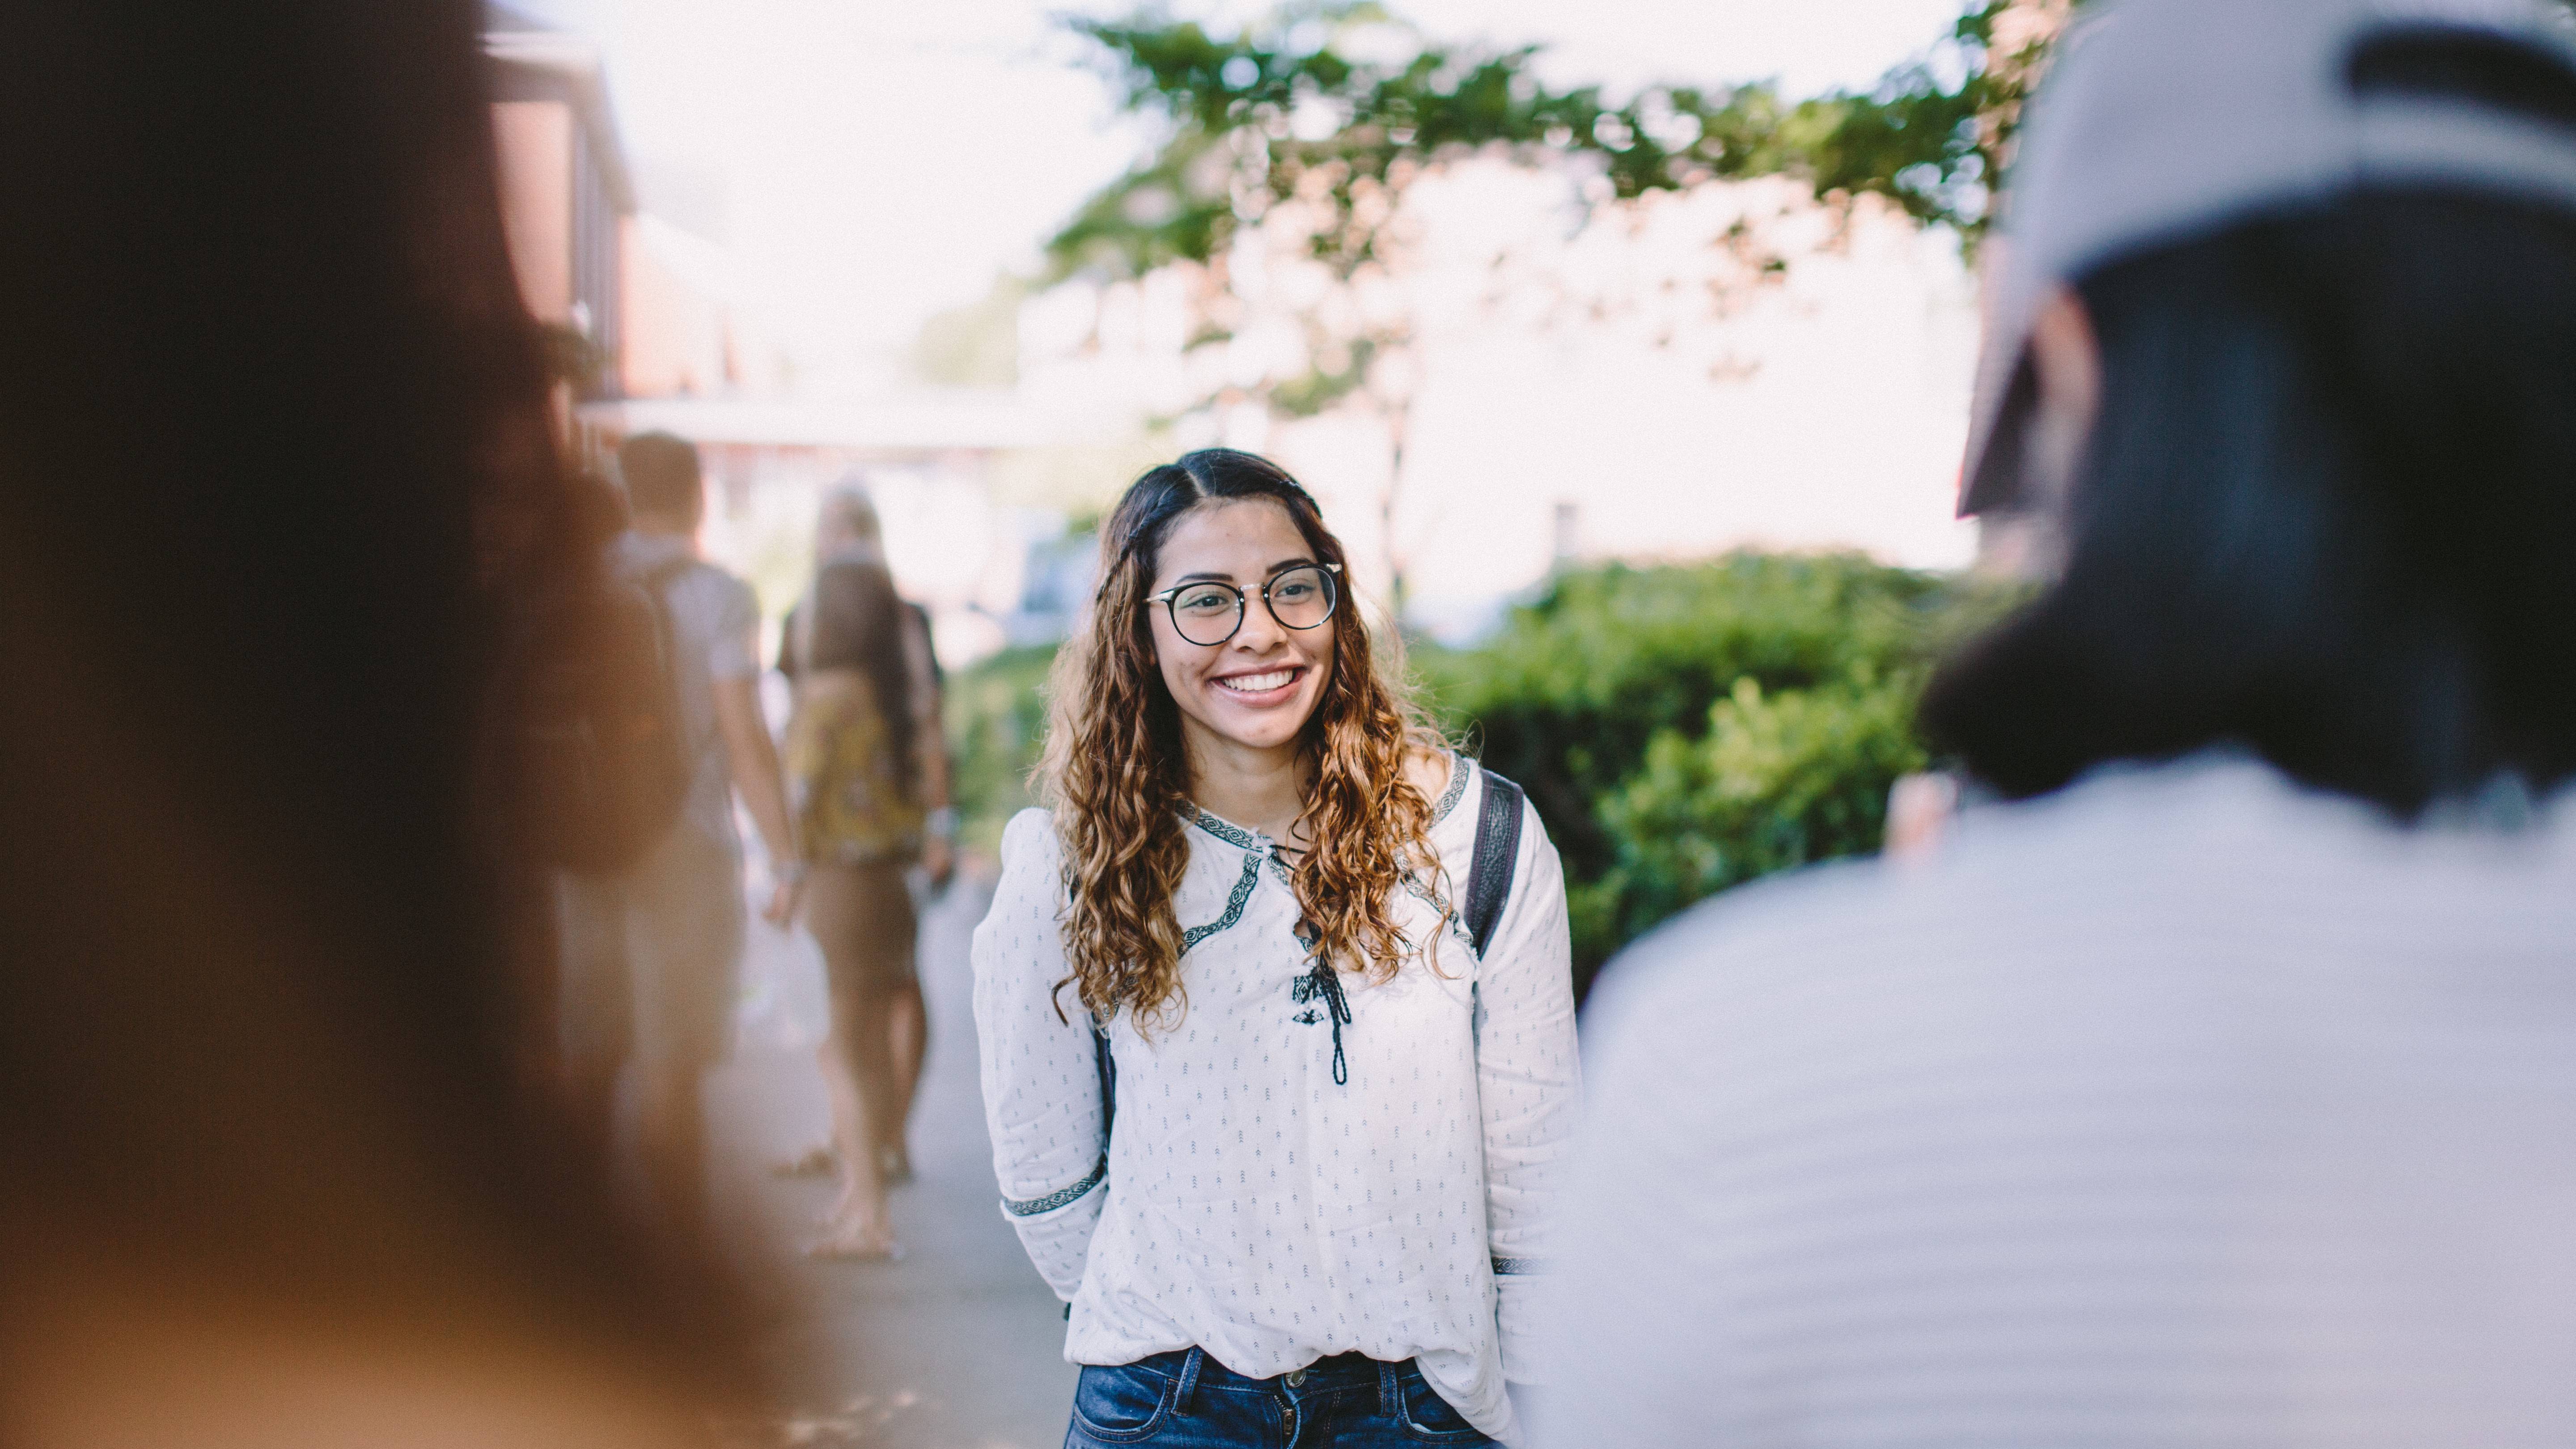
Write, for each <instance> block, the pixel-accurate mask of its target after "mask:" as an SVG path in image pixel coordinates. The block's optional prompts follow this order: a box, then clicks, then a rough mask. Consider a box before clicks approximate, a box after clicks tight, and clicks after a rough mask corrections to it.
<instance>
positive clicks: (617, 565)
mask: <svg viewBox="0 0 2576 1449" xmlns="http://www.w3.org/2000/svg"><path fill="white" fill-rule="evenodd" d="M617 464H618V473H619V475H620V476H621V477H622V478H623V479H624V480H625V484H626V503H627V508H628V511H629V513H630V514H631V516H632V519H633V526H632V527H631V528H630V529H629V531H628V532H626V533H625V534H623V535H621V536H620V537H619V538H618V539H617V540H616V543H615V546H614V549H613V552H612V555H611V560H612V565H613V569H614V572H615V574H616V575H617V577H619V578H620V579H623V580H624V581H626V582H627V583H629V584H631V585H633V586H634V587H636V588H637V589H640V590H641V591H642V593H643V595H644V597H645V600H646V601H647V603H649V604H650V606H651V607H652V608H653V610H654V611H655V612H656V613H657V614H658V615H659V620H660V623H661V634H662V638H663V641H664V654H663V663H662V667H663V669H664V670H665V671H666V678H665V681H664V683H665V687H666V688H667V690H668V692H669V695H670V698H671V702H672V715H673V720H672V723H673V725H674V726H675V730H676V733H677V735H678V744H679V750H678V756H677V759H678V770H679V774H680V784H679V787H678V788H677V789H676V790H675V791H674V792H673V793H672V796H671V799H670V807H669V812H668V818H667V819H666V820H663V821H661V822H658V828H657V829H656V830H655V831H654V838H652V839H651V840H650V841H649V842H648V843H647V844H646V845H645V846H644V848H643V849H642V851H641V853H640V855H639V856H638V857H637V858H636V859H634V860H633V861H632V862H629V863H625V864H624V865H623V866H622V868H620V869H617V870H612V871H576V872H572V873H568V874H567V875H566V877H565V879H564V889H563V918H562V921H563V925H562V929H563V941H564V968H563V969H564V975H563V992H562V1034H563V1043H562V1050H563V1053H564V1065H565V1070H566V1073H567V1075H568V1077H569V1080H570V1082H571V1085H572V1092H573V1098H574V1103H575V1107H576V1110H578V1111H579V1112H580V1113H581V1114H582V1116H583V1118H584V1119H585V1120H586V1121H588V1122H589V1123H591V1124H592V1130H593V1131H594V1132H596V1133H599V1134H602V1135H607V1134H609V1132H610V1125H611V1123H612V1122H613V1119H614V1117H615V1104H616V1097H617V1088H618V1083H619V1080H620V1078H621V1077H622V1076H623V1075H624V1073H625V1071H626V1068H627V1066H628V1065H629V1063H630V1062H631V1063H632V1064H633V1065H634V1066H635V1067H636V1068H637V1072H636V1076H637V1079H638V1080H637V1085H638V1087H639V1089H640V1090H639V1092H638V1097H639V1102H638V1108H639V1110H638V1113H637V1118H638V1121H639V1123H640V1126H641V1137H642V1139H643V1148H644V1152H643V1158H644V1163H645V1168H646V1176H647V1178H648V1180H649V1184H650V1187H651V1198H650V1200H649V1202H648V1203H647V1204H646V1207H645V1212H646V1214H647V1216H648V1217H649V1218H651V1219H653V1220H656V1221H660V1222H663V1223H665V1224H667V1225H668V1227H669V1228H670V1229H671V1230H672V1231H673V1232H674V1233H675V1234H676V1235H677V1236H678V1237H680V1238H681V1239H682V1240H684V1241H685V1240H692V1239H695V1238H696V1237H698V1236H700V1235H701V1234H702V1233H703V1232H704V1230H705V1227H706V1219H707V1200H706V1195H707V1144H706V1105H705V1090H704V1088H705V1081H706V1074H707V1072H708V1070H709V1069H710V1068H712V1067H713V1066H714V1065H715V1064H716V1063H717V1062H718V1061H719V1060H721V1059H722V1057H723V1055H724V1052H725V1048H726V1044H727V1042H728V1040H729V1036H730V1032H731V1030H732V1026H733V1003H734V997H735V990H736V985H737V973H738V972H739V969H740V966H741V962H742V950H743V931H744V928H745V926H746V925H747V922H746V920H745V915H746V913H745V911H744V909H743V879H742V874H743V872H742V864H743V862H742V842H741V840H740V839H739V837H738V836H737V835H736V832H735V828H734V811H733V802H734V795H735V793H736V792H737V791H739V792H740V793H741V796H742V801H743V805H744V807H745V809H746V810H747V811H748V812H749V814H750V815H751V819H752V823H753V824H754V826H756V827H757V828H758V829H759V831H760V833H761V838H762V840H763V841H764V842H765V843H766V844H767V846H768V848H769V859H770V860H771V861H772V862H773V863H774V864H773V872H772V873H773V876H774V880H773V883H772V886H771V891H770V899H769V903H768V906H767V908H766V911H765V914H766V915H767V916H768V918H769V919H770V920H771V922H773V923H774V924H777V925H781V926H784V925H785V924H787V922H788V921H789V920H790V919H792V918H793V916H794V915H795V912H796V907H797V894H798V891H799V890H800V888H801V875H800V872H799V869H798V867H797V866H796V865H795V861H796V859H797V854H796V848H795V844H794V839H795V837H794V834H793V831H792V828H791V824H790V822H789V820H788V815H787V791H786V785H785V783H784V781H783V779H782V778H781V776H780V773H779V764H778V751H777V747H776V745H775V744H774V743H773V742H772V741H771V739H770V734H769V725H768V722H767V720H766V718H765V717H764V716H763V714H762V712H761V708H760V694H759V677H760V665H759V659H760V646H759V641H758V635H759V631H760V605H759V603H758V601H756V600H755V599H754V598H753V597H752V592H751V586H750V585H748V584H745V583H744V582H743V581H742V580H740V579H738V578H736V577H734V576H733V575H732V574H730V573H727V572H725V571H724V570H723V569H721V568H718V567H717V566H716V565H714V564H712V563H709V562H708V561H707V560H706V559H705V558H703V557H701V556H700V554H699V552H698V530H699V527H700V525H701V524H702V523H703V522H704V521H705V517H706V478H705V474H704V471H703V470H702V468H701V467H700V464H699V460H698V450H697V448H696V447H695V446H694V445H692V444H690V443H689V442H687V441H686V440H685V439H681V438H677V437H673V436H672V435H670V434H668V433H643V434H639V435H637V436H635V437H632V438H629V439H627V440H626V441H625V442H624V443H623V444H621V445H620V446H619V448H618V450H617ZM780 862H783V863H784V864H775V863H780Z"/></svg>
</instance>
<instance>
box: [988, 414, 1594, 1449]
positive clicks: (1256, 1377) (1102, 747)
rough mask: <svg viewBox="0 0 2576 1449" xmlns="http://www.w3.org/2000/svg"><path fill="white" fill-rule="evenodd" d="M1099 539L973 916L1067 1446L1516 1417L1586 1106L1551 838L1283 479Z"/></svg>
mask: <svg viewBox="0 0 2576 1449" xmlns="http://www.w3.org/2000/svg"><path fill="white" fill-rule="evenodd" d="M1102 548H1103V553H1104V557H1103V561H1102V583H1101V587H1100V592H1099V595H1098V597H1097V599H1096V600H1095V601H1094V604H1093V611H1092V617H1091V620H1090V622H1089V627H1088V628H1087V629H1086V630H1085V631H1084V632H1083V633H1082V634H1081V635H1080V636H1079V637H1077V638H1076V639H1075V640H1073V641H1072V642H1071V643H1069V644H1067V646H1066V648H1065V651H1064V654H1063V656H1062V657H1061V659H1060V661H1059V664H1058V669H1057V676H1056V680H1055V685H1054V696H1053V699H1054V705H1053V720H1052V723H1051V725H1050V729H1049V735H1048V749H1047V762H1046V765H1045V767H1044V769H1043V771H1042V774H1043V777H1044V785H1045V790H1046V798H1047V800H1048V804H1049V806H1050V808H1049V809H1046V810H1030V811H1026V812H1024V813H1023V814H1022V815H1021V816H1020V817H1019V818H1018V819H1016V820H1014V821H1012V822H1011V827H1010V829H1009V831H1008V832H1007V834H1006V835H1005V837H1004V840H1003V846H1002V856H1003V861H1002V880H1001V883H1000V885H999V887H998V888H997V891H996V894H995V897H994V902H993V909H992V912H991V914H990V915H989V916H987V917H986V919H985V921H984V924H983V926H982V927H981V928H979V929H978V930H977V932H976V936H975V1015H976V1025H977V1028H978V1031H979V1033H980V1034H981V1037H982V1042H983V1060H984V1098H985V1106H986V1111H987V1113H988V1115H989V1117H990V1119H991V1124H992V1130H993V1144H994V1163H995V1168H996V1171H997V1174H998V1176H999V1177H1000V1180H1001V1187H1002V1194H1003V1204H1002V1206H1003V1210H1004V1212H1005V1213H1006V1214H1007V1215H1008V1216H1009V1217H1010V1219H1011V1221H1012V1223H1013V1225H1014V1226H1015V1227H1017V1228H1018V1230H1019V1232H1020V1236H1021V1239H1022V1241H1023V1243H1025V1244H1026V1246H1027V1248H1028V1250H1029V1255H1030V1257H1031V1258H1032V1259H1034V1260H1035V1261H1036V1263H1037V1266H1038V1268H1039V1271H1040V1272H1042V1273H1044V1274H1045V1275H1046V1277H1047V1280H1048V1281H1049V1282H1050V1283H1051V1284H1053V1285H1054V1287H1055V1289H1056V1291H1057V1293H1058V1294H1059V1295H1060V1296H1062V1297H1063V1298H1064V1299H1065V1300H1066V1301H1067V1303H1068V1304H1069V1305H1070V1306H1069V1309H1068V1318H1069V1320H1070V1323H1071V1329H1070V1331H1069V1333H1068V1335H1067V1341H1066V1347H1065V1354H1066V1357H1067V1358H1068V1359H1070V1360H1071V1361H1073V1362H1076V1363H1080V1364H1082V1365H1084V1366H1085V1367H1084V1369H1083V1374H1082V1381H1081V1386H1080V1388H1079V1390H1078V1391H1077V1396H1076V1400H1075V1405H1074V1417H1073V1424H1072V1427H1071V1429H1070V1430H1069V1432H1068V1434H1067V1437H1066V1443H1067V1444H1068V1445H1091V1444H1134V1443H1146V1442H1151V1443H1154V1444H1158V1445H1174V1446H1200V1445H1210V1446H1213V1445H1226V1446H1233V1445H1272V1444H1278V1445H1285V1444H1287V1443H1289V1442H1291V1441H1292V1440H1297V1439H1298V1438H1299V1435H1300V1433H1301V1431H1302V1432H1306V1433H1309V1434H1311V1433H1313V1432H1316V1431H1317V1430H1318V1429H1322V1431H1323V1432H1325V1433H1327V1434H1328V1435H1338V1437H1334V1438H1333V1439H1332V1442H1334V1443H1336V1444H1343V1445H1350V1446H1375V1445H1378V1444H1381V1443H1383V1444H1388V1445H1393V1444H1399V1443H1403V1444H1420V1443H1426V1442H1429V1443H1450V1444H1481V1443H1486V1442H1489V1439H1492V1438H1502V1437H1505V1436H1507V1435H1510V1434H1511V1433H1513V1432H1514V1430H1513V1409H1512V1404H1511V1401H1510V1398H1509V1397H1508V1395H1507V1394H1506V1393H1505V1389H1504V1384H1505V1382H1506V1380H1507V1379H1512V1380H1517V1379H1519V1378H1521V1377H1522V1373H1523V1370H1522V1364H1523V1361H1524V1359H1525V1354H1524V1353H1523V1352H1522V1349H1521V1344H1520V1342H1519V1340H1520V1337H1521V1331H1522V1320H1523V1317H1524V1315H1525V1313H1526V1307H1525V1305H1524V1303H1523V1298H1524V1290H1525V1287H1526V1285H1527V1283H1528V1281H1529V1278H1530V1277H1531V1275H1532V1274H1534V1273H1535V1272H1536V1271H1537V1270H1538V1269H1539V1267H1540V1253H1541V1251H1542V1250H1541V1247H1540V1243H1539V1233H1540V1231H1541V1228H1542V1223H1543V1219H1544V1217H1545V1215H1546V1211H1547V1207H1548V1205H1549V1203H1550V1201H1551V1200H1552V1198H1553V1196H1554V1189H1555V1182H1554V1169H1555V1164H1556V1162H1557V1160H1558V1159H1559V1157H1560V1155H1561V1152H1562V1148H1563V1145H1564V1143H1565V1140H1566V1138H1567V1136H1568V1134H1569V1132H1570V1131H1571V1129H1572V1126H1573V1115H1574V1107H1575V1096H1576V1060H1575V1049H1574V1000H1573V991H1572V984H1571V981H1570V977H1569V970H1568V949H1567V941H1566V922H1565V889H1564V878H1563V875H1562V873H1561V871H1560V869H1559V867H1558V863H1557V858H1556V851H1555V849H1554V847H1552V846H1551V845H1550V844H1549V843H1548V840H1547V836H1546V832H1545V831H1544V830H1543V829H1542V828H1541V827H1540V825H1539V823H1538V818H1537V815H1536V813H1535V812H1533V811H1531V810H1530V809H1529V807H1528V805H1527V804H1526V802H1525V801H1523V800H1522V799H1521V798H1520V793H1519V791H1518V790H1517V789H1516V788H1515V787H1513V786H1511V785H1510V784H1509V782H1506V781H1501V780H1499V779H1496V778H1494V777H1491V776H1488V775H1487V774H1485V772H1484V771H1483V770H1481V769H1480V768H1479V767H1478V766H1477V765H1476V764H1475V763H1474V762H1472V761H1470V760H1467V759H1465V758H1463V757H1461V756H1458V755H1455V754H1452V753H1451V752H1450V751H1448V750H1447V749H1446V748H1445V747H1444V746H1443V745H1442V744H1441V742H1440V739H1439V737H1438V735H1437V734H1436V733H1434V732H1433V731H1432V730H1431V729H1430V728H1429V727H1428V726H1427V725H1425V724H1424V723H1423V722H1422V720H1421V718H1420V716H1419V715H1418V714H1417V713H1416V712H1415V711H1414V710H1413V709H1412V707H1411V706H1410V704H1409V703H1408V702H1407V701H1406V699H1405V697H1404V695H1403V693H1402V691H1401V689H1400V687H1399V686H1398V685H1397V684H1396V683H1395V682H1394V681H1393V680H1392V679H1391V678H1390V673H1389V671H1388V670H1387V669H1386V667H1385V666H1384V665H1382V663H1381V661H1380V660H1379V658H1378V656H1377V654H1376V652H1375V650H1373V648H1372V647H1371V641H1370V637H1369V630H1368V626H1367V624H1366V622H1365V621H1364V620H1363V619H1362V618H1361V617H1360V613H1359V611H1358V610H1356V609H1352V608H1349V607H1346V605H1347V604H1348V598H1347V590H1346V587H1345V584H1344V578H1345V574H1344V566H1345V559H1344V555H1343V550H1342V546H1341V543H1340V541H1339V540H1337V539H1335V538H1334V537H1333V536H1332V534H1331V533H1330V532H1328V531H1327V530H1326V529H1325V528H1324V525H1323V520H1322V517H1321V516H1320V514H1319V513H1318V512H1317V510H1316V507H1315V503H1314V500H1313V499H1312V498H1310V497H1309V496H1308V495H1307V493H1306V491H1305V489H1303V488H1302V487H1300V486H1298V484H1297V482H1296V480H1294V479H1292V478H1290V477H1289V476H1288V475H1287V474H1286V473H1284V472H1282V471H1281V470H1280V469H1279V468H1278V467H1276V466H1275V465H1273V464H1271V463H1269V462H1268V461H1266V460H1264V459H1261V458H1257V457H1254V456H1252V455H1250V454H1247V453H1238V452H1231V451H1227V450H1222V449H1218V450H1210V451H1205V452H1198V453H1192V454H1189V455H1188V456H1186V457H1184V458H1182V459H1181V460H1180V461H1178V462H1177V463H1173V464H1169V465H1166V466H1164V467H1160V468H1156V469H1153V470H1152V471H1150V472H1148V473H1146V474H1145V476H1144V477H1142V478H1140V479H1138V480H1137V481H1136V483H1135V485H1134V486H1133V487H1132V488H1130V489H1129V490H1128V492H1127V495H1126V497H1125V498H1124V499H1123V500H1122V501H1121V502H1120V503H1119V505H1118V509H1117V511H1116V512H1115V513H1114V514H1112V515H1111V517H1110V520H1109V522H1108V524H1107V526H1106V528H1105V529H1104V531H1103V534H1102ZM1113 1120H1114V1121H1115V1124H1116V1130H1115V1131H1114V1132H1113V1131H1112V1130H1111V1124H1112V1122H1113ZM1325 1426H1329V1427H1325Z"/></svg>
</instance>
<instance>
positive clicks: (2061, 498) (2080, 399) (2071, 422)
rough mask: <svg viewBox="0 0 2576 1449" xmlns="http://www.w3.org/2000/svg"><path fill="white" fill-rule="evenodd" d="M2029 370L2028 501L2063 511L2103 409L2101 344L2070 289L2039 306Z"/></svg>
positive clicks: (2081, 303) (2054, 511)
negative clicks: (2034, 399)
mask: <svg viewBox="0 0 2576 1449" xmlns="http://www.w3.org/2000/svg"><path fill="white" fill-rule="evenodd" d="M2030 360H2031V370H2032V371H2033V373H2034V374H2036V376H2037V378H2038V381H2039V403H2038V410H2037V411H2036V412H2035V413H2034V414H2033V416H2032V418H2031V433H2030V462H2031V463H2032V464H2034V465H2035V467H2034V468H2033V469H2032V471H2033V472H2034V473H2035V474H2036V475H2037V476H2035V477H2032V478H2030V479H2029V480H2028V481H2029V483H2031V484H2033V485H2036V487H2035V490H2034V492H2035V493H2036V495H2037V496H2035V497H2034V498H2033V499H2032V501H2033V502H2034V503H2037V504H2039V505H2041V507H2043V508H2044V509H2045V510H2046V511H2047V512H2049V513H2051V514H2062V512H2063V509H2064V506H2065V504H2066V501H2067V495H2068V493H2069V492H2070V491H2071V489H2072V488H2073V486H2074V480H2075V470H2076V469H2077V468H2078V467H2079V466H2081V465H2082V463H2083V461H2084V445H2085V443H2086V441H2087V440H2088V439H2090V438H2091V437H2092V436H2093V420H2094V419H2095V418H2097V417H2099V416H2100V415H2101V412H2102V344H2101V342H2100V341H2099V340H2098V339H2097V338H2096V337H2095V336H2094V334H2093V314H2092V313H2090V312H2087V311H2085V310H2084V299H2083V298H2081V297H2078V296H2077V295H2076V294H2075V292H2074V290H2073V289H2072V288H2067V287H2060V288H2058V289H2057V290H2056V291H2055V292H2053V293H2051V294H2050V296H2049V298H2048V301H2047V302H2046V303H2045V304H2043V305H2042V306H2041V307H2040V309H2039V317H2038V319H2037V320H2036V321H2035V322H2034V323H2033V324H2032V325H2031V330H2030Z"/></svg>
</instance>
